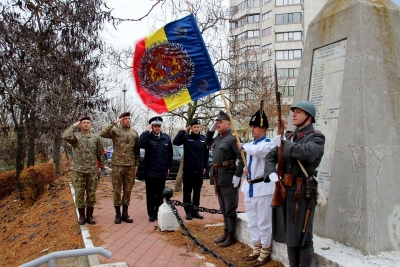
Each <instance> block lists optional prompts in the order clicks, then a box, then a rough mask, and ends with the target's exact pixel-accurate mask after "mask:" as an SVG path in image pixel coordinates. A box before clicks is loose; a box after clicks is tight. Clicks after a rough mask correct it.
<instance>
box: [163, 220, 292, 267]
mask: <svg viewBox="0 0 400 267" xmlns="http://www.w3.org/2000/svg"><path fill="white" fill-rule="evenodd" d="M186 226H187V227H188V229H189V230H190V232H191V233H192V235H193V236H194V237H195V238H197V239H198V240H199V241H200V242H201V243H202V244H204V245H205V246H206V247H208V248H209V249H211V250H213V251H215V252H216V253H218V255H220V256H222V257H224V258H225V259H226V260H228V261H229V262H231V263H233V264H235V265H236V266H241V267H247V266H248V267H250V266H253V262H246V261H242V260H241V259H242V258H243V257H245V256H247V255H249V254H250V253H251V251H252V249H250V248H249V247H248V246H247V245H245V244H243V243H240V242H237V243H236V244H234V245H232V246H230V247H226V248H221V247H219V246H218V244H216V243H214V240H215V239H217V238H218V237H219V236H221V235H222V233H223V231H224V228H223V226H206V224H204V223H199V222H190V223H187V224H186ZM161 233H162V235H163V236H165V238H166V241H167V242H168V243H169V244H172V245H174V246H177V247H183V248H186V249H187V251H188V252H194V253H198V254H200V255H202V256H204V257H205V259H204V261H207V262H211V263H213V264H215V266H217V267H219V266H221V267H222V266H226V265H225V264H224V263H223V261H222V260H220V259H217V258H215V257H213V256H212V255H211V254H208V253H204V252H202V251H201V250H200V248H199V247H198V246H197V245H196V244H194V243H193V242H191V240H190V238H189V237H188V236H186V234H185V233H184V232H183V230H182V229H180V230H179V231H176V232H161ZM264 266H266V267H283V266H284V265H283V264H282V263H280V262H277V261H271V262H269V263H267V264H265V265H264Z"/></svg>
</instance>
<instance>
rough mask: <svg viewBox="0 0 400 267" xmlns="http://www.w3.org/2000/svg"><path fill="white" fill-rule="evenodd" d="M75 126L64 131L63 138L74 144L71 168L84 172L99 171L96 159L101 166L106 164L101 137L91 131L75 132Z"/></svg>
mask: <svg viewBox="0 0 400 267" xmlns="http://www.w3.org/2000/svg"><path fill="white" fill-rule="evenodd" d="M74 129H75V127H74V126H70V127H69V128H68V129H67V130H65V131H64V133H63V135H62V138H63V139H64V140H65V141H66V142H68V143H69V144H71V145H72V148H73V151H74V159H73V165H72V167H71V170H73V171H77V172H83V173H97V166H96V160H97V161H98V162H99V163H100V165H99V166H104V164H105V159H104V155H103V154H104V148H103V145H102V144H101V141H100V137H98V136H96V135H94V134H91V133H89V134H88V135H83V134H82V133H80V132H77V133H74Z"/></svg>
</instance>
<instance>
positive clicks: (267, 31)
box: [262, 27, 272, 37]
mask: <svg viewBox="0 0 400 267" xmlns="http://www.w3.org/2000/svg"><path fill="white" fill-rule="evenodd" d="M271 34H272V27H268V28H266V29H264V30H262V37H266V36H268V35H271Z"/></svg>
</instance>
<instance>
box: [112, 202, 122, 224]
mask: <svg viewBox="0 0 400 267" xmlns="http://www.w3.org/2000/svg"><path fill="white" fill-rule="evenodd" d="M114 208H115V221H114V223H115V224H121V208H120V206H114Z"/></svg>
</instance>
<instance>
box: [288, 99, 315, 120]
mask: <svg viewBox="0 0 400 267" xmlns="http://www.w3.org/2000/svg"><path fill="white" fill-rule="evenodd" d="M296 108H299V109H302V110H304V111H305V112H307V113H308V114H310V115H311V117H312V123H314V122H315V116H316V113H317V111H316V110H315V107H314V104H313V103H311V102H310V101H300V102H299V103H297V105H295V106H291V107H290V110H291V111H294V109H296Z"/></svg>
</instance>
